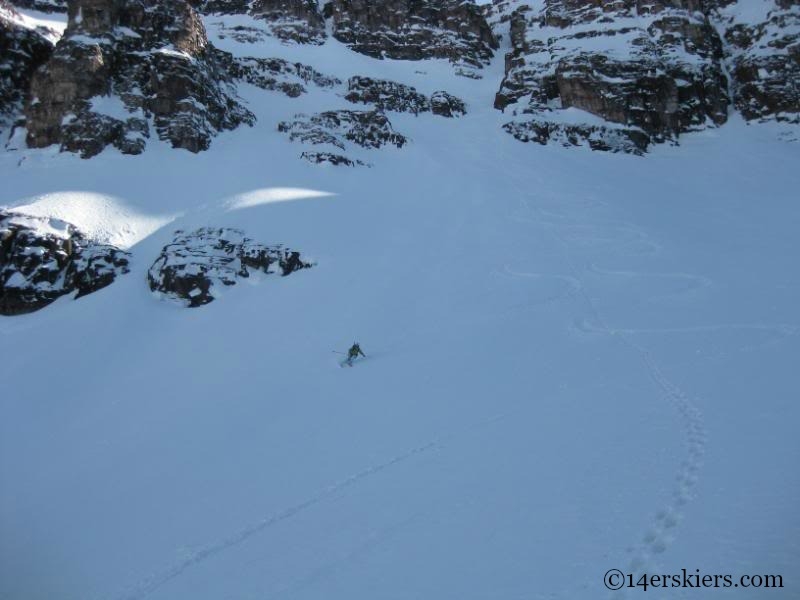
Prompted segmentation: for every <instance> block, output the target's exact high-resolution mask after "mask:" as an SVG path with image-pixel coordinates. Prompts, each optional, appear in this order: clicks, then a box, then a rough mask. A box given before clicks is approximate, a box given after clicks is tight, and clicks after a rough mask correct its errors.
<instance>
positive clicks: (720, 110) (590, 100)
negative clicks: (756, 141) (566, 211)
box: [488, 0, 800, 152]
mask: <svg viewBox="0 0 800 600" xmlns="http://www.w3.org/2000/svg"><path fill="white" fill-rule="evenodd" d="M744 4H745V3H741V2H739V3H737V2H731V1H730V0H728V1H727V2H715V1H713V0H707V1H701V0H652V1H649V2H642V1H640V0H620V1H618V2H595V1H593V0H540V1H538V2H530V3H521V2H513V1H509V0H502V1H498V2H496V3H495V4H494V5H493V6H492V8H491V9H489V11H488V14H489V19H490V21H491V22H492V23H493V24H494V26H495V28H496V30H499V31H503V32H504V33H505V34H506V35H507V36H508V39H509V41H510V45H511V51H510V52H509V53H508V54H507V55H506V59H505V63H506V64H505V77H504V79H503V81H502V83H501V84H500V89H499V91H498V93H497V96H496V98H495V107H496V108H498V109H500V110H504V111H505V110H506V109H507V108H508V107H509V106H512V109H513V110H511V111H509V113H510V114H513V115H514V116H515V119H514V120H513V121H511V122H509V123H508V124H507V125H506V126H505V128H506V130H507V131H509V132H510V133H511V134H513V135H514V136H515V137H517V138H518V139H521V140H523V141H537V142H540V143H546V142H547V141H549V140H556V141H558V142H561V143H564V144H567V145H571V144H582V143H588V144H589V145H591V146H592V147H593V148H598V149H607V150H608V149H610V150H623V151H630V152H642V151H644V150H645V149H646V148H647V146H648V145H649V144H651V143H653V142H664V141H675V140H676V139H677V137H678V136H679V135H680V134H682V133H686V132H689V131H696V130H699V129H702V128H705V127H715V126H719V125H721V124H723V123H724V122H725V121H726V120H727V117H728V108H729V105H730V104H731V102H733V104H734V106H735V107H736V108H737V109H738V110H740V111H741V112H742V114H743V115H744V116H745V118H747V119H754V118H779V119H784V120H796V119H797V115H798V112H800V106H798V81H800V77H799V76H798V52H799V50H798V48H800V45H798V33H797V27H796V25H797V23H798V18H799V16H800V10H798V4H797V2H793V1H791V0H777V2H775V3H772V2H771V1H770V2H764V3H758V4H759V6H758V7H753V6H751V7H748V8H747V10H746V11H745V10H743V8H745V7H744V6H743V5H744ZM753 4H754V5H755V4H756V3H753ZM754 10H755V11H756V12H758V11H759V10H760V11H761V13H760V14H758V15H756V17H755V21H754V17H753V14H752V13H753V11H754ZM731 95H732V97H731Z"/></svg>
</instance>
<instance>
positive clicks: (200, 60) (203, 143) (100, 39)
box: [26, 0, 254, 157]
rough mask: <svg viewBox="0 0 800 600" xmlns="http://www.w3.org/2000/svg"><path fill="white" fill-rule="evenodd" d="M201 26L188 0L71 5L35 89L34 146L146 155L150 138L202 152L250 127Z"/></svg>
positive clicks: (86, 0)
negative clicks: (226, 133) (218, 138)
mask: <svg viewBox="0 0 800 600" xmlns="http://www.w3.org/2000/svg"><path fill="white" fill-rule="evenodd" d="M217 58H218V55H217V53H216V52H215V51H214V50H213V48H211V47H210V46H209V45H208V42H207V39H206V35H205V29H204V28H203V24H202V22H201V21H200V19H199V17H198V16H197V14H196V13H195V12H194V10H193V9H192V8H191V6H189V4H187V3H186V2H184V1H183V0H176V1H173V2H156V1H155V0H126V1H116V0H74V1H71V2H70V3H69V24H68V27H67V30H66V32H65V34H64V37H63V38H62V39H61V40H60V41H59V42H58V44H57V46H56V49H55V52H54V53H53V56H52V57H51V58H50V60H49V61H48V62H47V63H46V64H45V65H44V66H43V67H42V68H40V69H39V70H38V71H37V72H36V73H35V75H34V77H33V80H32V82H31V92H30V101H29V102H28V104H27V106H26V116H27V127H28V145H29V146H32V147H44V146H49V145H51V144H60V145H61V148H62V149H63V150H67V151H72V152H79V153H81V155H82V156H84V157H90V156H93V155H95V154H97V153H98V152H100V151H102V150H103V148H105V147H106V146H107V145H113V146H115V147H116V148H118V149H119V150H120V151H122V152H124V153H129V154H138V153H140V152H141V151H142V150H143V149H144V147H145V144H146V140H147V139H148V138H149V137H150V135H151V127H152V128H154V129H155V132H156V133H157V135H158V136H159V138H161V139H163V140H168V141H170V142H171V143H172V145H173V147H176V148H185V149H187V150H190V151H192V152H198V151H200V150H204V149H206V148H208V146H209V145H210V142H211V138H212V137H213V136H214V135H216V133H217V132H218V131H220V130H224V129H232V128H234V127H236V126H238V125H240V124H241V123H252V122H253V120H254V117H253V115H252V114H251V113H250V112H249V111H247V110H246V109H245V108H244V107H243V106H242V105H241V104H239V102H238V101H237V99H236V95H235V88H234V87H233V85H232V84H231V83H230V81H229V77H228V76H227V75H226V72H225V69H224V68H223V67H221V66H220V65H219V64H218V60H217Z"/></svg>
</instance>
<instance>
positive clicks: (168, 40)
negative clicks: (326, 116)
mask: <svg viewBox="0 0 800 600" xmlns="http://www.w3.org/2000/svg"><path fill="white" fill-rule="evenodd" d="M17 4H18V5H19V6H25V7H26V8H36V9H39V10H42V9H47V10H52V11H58V10H62V9H64V8H65V7H66V6H68V18H69V22H68V26H67V29H66V33H65V34H64V36H63V38H61V39H60V41H58V43H57V45H55V48H53V42H54V41H55V39H56V38H55V37H53V36H51V35H49V34H47V32H45V31H41V30H38V29H36V28H32V27H30V26H23V25H22V21H20V19H18V18H14V16H13V15H14V9H13V7H12V6H11V5H10V4H8V3H7V0H0V23H2V25H3V26H2V28H0V52H2V61H0V129H2V128H3V127H5V128H6V129H9V127H10V125H11V124H12V123H15V122H16V123H18V124H20V125H22V124H23V121H22V120H21V119H20V118H19V117H20V107H21V106H22V104H23V103H25V110H24V117H25V121H26V123H25V125H26V127H27V142H28V145H29V146H31V147H43V146H49V145H51V144H58V145H59V146H60V148H61V149H63V150H66V151H73V152H78V153H80V154H81V155H82V156H84V157H90V156H93V155H95V154H97V153H98V152H100V151H102V150H103V149H104V148H105V147H107V146H113V147H115V148H117V149H118V150H120V151H121V152H124V153H131V154H136V153H139V152H142V151H143V149H144V148H145V146H146V144H147V143H148V141H150V140H152V139H153V138H155V137H157V138H160V139H162V140H166V141H168V142H169V143H171V144H172V145H173V146H174V147H176V148H184V149H187V150H190V151H192V152H198V151H200V150H204V149H206V148H208V146H209V145H210V143H211V140H212V139H213V137H214V136H215V135H216V134H217V133H218V132H220V131H222V130H229V129H233V128H235V127H237V126H239V125H241V124H246V123H252V122H253V121H254V118H255V117H254V116H253V114H252V113H251V112H250V111H249V110H247V109H246V108H245V107H244V106H243V104H242V102H241V101H240V100H239V97H238V88H237V86H238V85H239V84H241V83H247V84H251V85H254V86H257V87H259V88H261V89H263V90H270V91H276V92H281V93H283V94H285V95H287V96H290V97H297V96H300V95H301V94H303V93H305V92H306V91H307V90H308V86H309V84H313V85H315V86H317V87H320V88H325V89H334V90H337V91H336V93H337V94H339V95H342V96H344V97H345V98H346V99H348V100H349V101H351V102H354V103H358V104H367V105H371V107H372V108H375V109H379V110H389V111H405V112H412V113H414V114H419V113H421V112H428V111H432V112H434V113H435V114H442V115H445V116H454V115H459V114H463V113H464V112H465V110H466V108H465V105H464V103H463V102H462V101H461V100H459V99H458V98H455V97H453V96H451V95H449V94H447V93H446V92H436V93H434V94H433V95H432V96H431V97H430V98H428V97H426V96H423V95H422V94H420V93H419V92H417V91H416V90H415V89H414V88H413V87H411V86H409V85H408V84H406V83H403V82H392V81H388V80H380V79H375V78H371V77H365V76H363V75H360V74H359V73H352V74H347V75H348V76H350V75H352V77H350V78H349V79H348V82H347V87H346V89H342V86H343V83H342V81H341V80H340V79H338V78H336V77H330V76H328V75H325V74H323V73H321V72H319V71H317V70H316V69H314V68H313V67H311V66H309V65H305V64H301V63H292V62H290V61H287V60H285V59H283V58H280V57H273V58H264V57H262V56H260V54H259V52H260V50H259V51H258V52H257V51H256V50H255V48H256V46H257V45H258V44H259V43H260V42H264V41H266V40H267V39H268V38H269V37H275V38H277V39H278V40H280V41H281V42H282V43H283V44H309V45H320V44H323V43H325V42H326V39H327V37H328V35H331V36H333V38H335V39H336V40H338V41H339V42H342V43H344V44H346V45H347V46H348V47H349V48H351V49H352V50H354V51H356V52H359V53H361V54H365V55H368V56H371V57H374V58H378V59H382V58H391V59H401V60H419V61H421V60H425V59H436V58H439V59H446V60H448V61H450V62H451V63H453V65H455V68H456V73H457V74H461V75H465V76H469V77H474V78H480V77H483V76H484V73H485V69H484V67H485V66H486V65H487V64H488V63H489V62H490V61H491V59H492V58H493V56H494V54H495V52H496V50H497V49H498V48H499V44H498V42H499V41H502V43H503V44H504V46H506V48H507V52H506V53H505V57H504V61H505V64H504V73H503V77H502V81H498V90H497V93H496V95H495V98H494V106H495V108H497V109H498V110H501V111H503V112H504V113H505V114H506V115H507V117H508V118H507V121H506V122H505V124H504V125H503V128H504V129H505V130H506V131H507V132H508V133H510V134H511V135H513V136H514V137H515V138H517V139H519V140H521V141H526V142H527V141H535V142H538V143H542V144H545V143H550V142H556V143H561V144H564V145H588V146H590V147H591V148H593V149H597V150H610V151H623V152H631V153H637V154H642V153H644V152H646V151H647V149H648V148H649V147H650V146H651V145H652V144H653V143H661V142H668V143H677V141H678V139H679V137H680V136H681V135H684V134H686V133H688V132H692V131H698V130H702V129H704V128H709V127H718V126H721V125H723V124H724V123H725V122H726V121H727V119H728V117H729V112H730V111H731V110H736V111H738V112H740V113H741V114H742V115H743V116H744V118H745V119H748V120H776V121H781V122H786V123H800V33H798V32H799V31H800V3H799V2H798V1H797V0H758V1H755V0H753V1H750V0H738V1H737V0H648V1H647V2H645V1H643V0H617V1H615V2H600V1H599V0H531V1H529V2H524V1H522V0H495V1H494V3H493V4H491V5H483V6H479V5H476V4H474V3H473V2H470V1H459V0H374V1H366V0H329V1H327V2H318V1H317V0H192V1H191V2H190V1H186V0H175V1H171V2H156V1H155V0H70V1H69V2H65V1H64V0H22V1H20V2H18V3H17ZM231 15H233V16H234V17H233V18H232V19H228V20H226V17H230V16H231ZM204 20H205V23H207V24H208V25H209V27H210V28H213V33H214V34H215V35H216V36H217V38H216V39H219V40H221V41H223V40H225V38H228V37H229V38H232V39H233V40H235V41H236V42H238V43H240V44H241V45H242V47H245V48H247V47H248V46H250V47H252V48H254V50H253V56H249V55H236V56H234V55H232V54H229V53H227V52H222V51H220V50H218V49H216V48H214V46H213V45H212V44H210V43H209V41H208V38H207V36H206V31H205V27H204ZM307 50H310V49H307ZM434 89H435V88H434ZM289 114H291V113H289ZM287 116H288V115H287ZM325 122H326V123H327V122H328V121H327V120H325ZM354 122H355V121H354ZM318 125H319V123H316V124H312V125H308V127H305V126H304V127H302V128H301V129H303V130H304V131H306V129H309V128H310V129H311V130H313V131H314V135H313V136H312V137H314V138H315V139H321V138H323V137H325V136H322V135H320V132H319V131H317V129H318ZM349 126H350V125H348V127H349ZM298 127H299V125H298V126H293V130H296V129H297V128H298ZM337 127H338V126H337ZM284 129H285V127H284ZM340 133H341V131H339V132H338V133H331V132H330V131H328V132H327V135H328V136H329V137H330V136H333V137H334V138H335V137H336V136H337V135H339V134H340ZM334 146H336V145H334ZM334 149H335V148H329V149H327V150H324V151H322V150H321V151H319V152H315V153H313V162H317V161H318V160H320V157H323V158H325V157H327V156H328V154H327V153H328V152H329V150H330V151H333V150H334ZM340 149H341V148H340ZM309 156H310V155H309ZM306 157H308V156H306ZM342 159H345V157H341V156H338V157H336V160H337V161H340V163H341V164H347V161H349V160H350V159H346V160H342ZM325 162H333V161H327V160H326V161H325ZM350 162H352V163H353V164H356V163H357V161H350Z"/></svg>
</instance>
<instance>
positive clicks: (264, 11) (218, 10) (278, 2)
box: [200, 0, 326, 44]
mask: <svg viewBox="0 0 800 600" xmlns="http://www.w3.org/2000/svg"><path fill="white" fill-rule="evenodd" d="M200 10H201V11H202V12H204V13H206V14H249V15H250V16H252V17H254V18H256V19H259V20H263V21H265V22H266V25H267V29H268V30H269V32H270V34H271V35H274V36H275V37H277V38H279V39H281V40H283V41H292V42H296V43H299V44H322V43H323V42H324V41H325V37H326V34H325V20H324V19H323V17H322V14H321V13H320V10H319V7H318V6H317V2H316V0H207V1H206V2H202V3H201V4H200Z"/></svg>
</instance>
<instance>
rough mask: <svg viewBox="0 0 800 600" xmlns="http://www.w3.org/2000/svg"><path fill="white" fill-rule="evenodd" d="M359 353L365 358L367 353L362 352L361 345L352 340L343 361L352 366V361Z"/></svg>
mask: <svg viewBox="0 0 800 600" xmlns="http://www.w3.org/2000/svg"><path fill="white" fill-rule="evenodd" d="M359 355H361V356H363V357H364V358H367V355H366V354H364V352H362V350H361V346H359V345H358V342H353V345H352V346H350V350H348V351H347V360H346V361H345V362H346V363H347V365H348V366H349V367H352V366H353V361H354V360H355V359H357V358H358V356H359Z"/></svg>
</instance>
